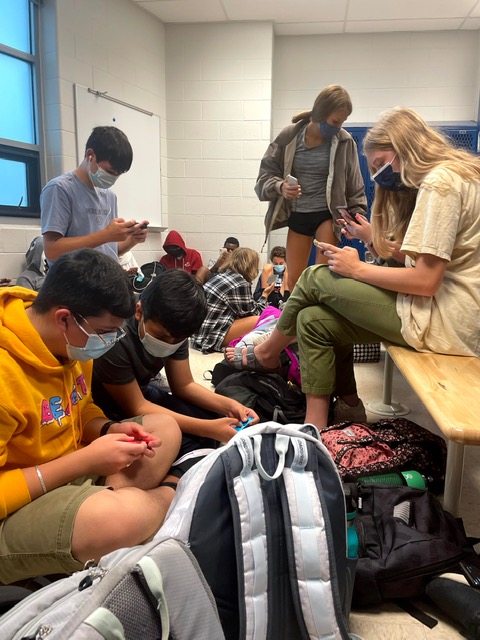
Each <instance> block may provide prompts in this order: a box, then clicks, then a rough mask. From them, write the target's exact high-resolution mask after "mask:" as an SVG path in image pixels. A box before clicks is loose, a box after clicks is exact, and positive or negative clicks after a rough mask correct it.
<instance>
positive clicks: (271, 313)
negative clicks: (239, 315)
mask: <svg viewBox="0 0 480 640" xmlns="http://www.w3.org/2000/svg"><path fill="white" fill-rule="evenodd" d="M281 314H282V312H281V311H280V309H277V307H272V306H268V307H265V309H264V310H263V311H262V313H261V314H260V316H259V318H258V320H257V322H256V324H255V327H254V328H253V329H252V331H250V332H249V333H247V334H246V335H249V334H251V333H261V331H260V329H263V330H264V331H270V330H271V329H273V328H274V327H275V325H276V323H277V320H278V318H279V317H280V316H281ZM244 337H245V336H242V337H241V338H235V340H232V341H231V342H230V344H229V345H228V346H229V347H235V346H236V345H237V344H238V343H239V342H240V341H241V340H243V338H244ZM285 353H286V354H287V355H288V357H289V358H290V366H289V368H288V373H287V379H288V380H289V381H290V382H293V384H296V385H298V386H299V387H301V386H302V379H301V376H300V363H299V361H298V357H297V355H296V353H295V352H294V351H293V350H292V349H291V348H290V347H286V348H285Z"/></svg>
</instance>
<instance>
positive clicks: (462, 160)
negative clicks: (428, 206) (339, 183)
mask: <svg viewBox="0 0 480 640" xmlns="http://www.w3.org/2000/svg"><path fill="white" fill-rule="evenodd" d="M374 150H381V151H394V152H395V153H396V154H397V157H398V158H399V160H400V175H401V179H402V182H403V184H404V185H405V186H406V187H407V188H406V189H405V190H402V191H387V190H386V189H383V188H382V187H379V186H378V185H377V186H376V187H375V200H374V202H373V206H372V217H371V222H372V233H373V242H374V245H375V249H376V250H377V252H378V253H379V255H380V256H381V257H383V258H387V257H389V256H390V255H391V252H390V250H389V249H388V246H387V244H386V240H387V239H393V240H396V241H397V242H401V241H402V240H403V238H404V236H405V233H406V230H407V227H408V224H409V222H410V218H411V216H412V213H413V210H414V208H415V201H416V197H417V193H418V189H419V188H420V187H421V185H422V182H423V181H424V179H425V177H426V176H427V175H428V174H429V173H430V172H431V171H433V169H435V168H437V167H438V166H440V165H441V166H442V167H445V168H447V169H450V170H451V171H454V172H455V173H457V174H458V175H459V176H460V177H461V178H463V179H464V180H479V179H480V160H479V159H478V158H477V157H476V156H475V155H474V154H473V153H470V152H468V151H464V150H462V149H456V148H455V147H454V146H453V145H452V143H451V142H450V140H449V139H448V138H446V137H445V136H443V135H442V134H441V133H439V132H438V131H436V130H435V129H433V128H432V127H430V126H429V125H428V124H427V123H426V122H425V120H424V119H423V118H422V117H421V116H420V115H419V114H418V113H416V112H415V111H414V110H413V109H409V108H407V107H395V108H394V109H391V110H390V111H387V112H385V113H384V114H383V115H382V116H381V118H380V120H379V121H378V122H377V123H376V124H375V125H374V126H373V127H372V128H371V129H370V130H369V131H367V133H366V135H365V138H364V140H363V152H364V153H368V152H369V151H374ZM371 170H372V172H373V171H375V168H374V167H371ZM432 188H435V186H433V187H432ZM436 188H437V189H438V190H441V186H440V185H439V186H438V187H436Z"/></svg>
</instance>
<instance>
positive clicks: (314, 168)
mask: <svg viewBox="0 0 480 640" xmlns="http://www.w3.org/2000/svg"><path fill="white" fill-rule="evenodd" d="M351 113H352V102H351V100H350V96H349V95H348V93H347V91H346V90H345V89H343V88H342V87H340V86H338V85H330V86H328V87H326V88H325V89H323V90H322V91H321V92H320V93H319V94H318V96H317V98H316V99H315V102H314V104H313V108H312V110H311V111H303V112H302V113H299V114H297V115H296V116H294V117H293V118H292V123H293V124H291V125H289V126H288V127H285V129H283V130H282V131H281V132H280V134H279V135H278V136H277V137H276V138H275V140H274V141H273V142H272V143H271V144H270V146H269V147H268V149H267V151H266V153H265V155H264V156H263V158H262V161H261V163H260V170H259V173H258V177H257V183H256V185H255V192H256V194H257V196H258V197H259V199H260V200H267V201H270V205H269V207H268V211H267V214H266V217H265V229H266V235H267V237H268V234H269V233H270V231H272V230H273V229H280V228H282V227H285V226H288V234H287V264H288V271H289V273H288V290H289V291H293V288H294V286H295V283H296V282H297V280H298V278H299V276H300V274H301V273H302V271H303V270H304V269H305V268H306V266H307V264H308V257H309V255H310V250H311V247H312V238H316V239H317V240H319V241H321V242H328V243H330V244H335V245H336V244H337V242H338V240H340V238H341V227H340V225H339V224H338V222H337V218H339V217H340V215H341V214H340V213H339V212H338V211H337V209H336V207H340V206H342V205H343V206H345V205H347V206H348V207H349V208H350V209H351V210H352V211H353V212H358V213H364V212H366V211H367V200H366V196H365V185H364V183H363V180H362V176H361V173H360V167H359V163H358V155H357V147H356V144H355V141H354V140H353V138H352V137H351V135H350V134H349V133H348V132H347V131H345V130H344V129H342V125H343V123H344V122H345V120H346V119H347V118H348V117H349V116H350V114H351ZM288 175H291V176H293V177H294V178H295V179H296V180H297V181H298V184H297V185H291V184H289V180H288V179H287V176H288ZM316 262H317V263H322V262H323V263H324V262H325V257H324V256H323V254H322V253H321V252H319V251H317V254H316Z"/></svg>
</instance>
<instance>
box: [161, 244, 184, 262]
mask: <svg viewBox="0 0 480 640" xmlns="http://www.w3.org/2000/svg"><path fill="white" fill-rule="evenodd" d="M165 251H166V252H167V253H168V255H169V256H172V258H176V259H177V260H180V258H183V256H184V255H185V251H184V250H183V249H182V247H177V246H175V245H171V246H169V247H166V248H165Z"/></svg>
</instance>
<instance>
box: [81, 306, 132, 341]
mask: <svg viewBox="0 0 480 640" xmlns="http://www.w3.org/2000/svg"><path fill="white" fill-rule="evenodd" d="M77 315H78V317H79V318H81V320H82V322H85V324H88V326H89V327H90V329H92V331H93V334H91V333H88V331H85V329H84V328H83V327H82V325H81V324H79V323H78V321H77V319H76V318H75V316H74V315H73V313H72V318H73V319H74V320H75V324H76V325H77V327H78V328H79V329H81V330H82V331H83V333H84V334H85V335H86V336H89V337H90V336H91V335H96V336H98V337H99V338H100V340H101V341H102V342H103V344H104V345H106V346H107V345H108V346H111V345H113V344H116V343H117V342H119V341H120V340H121V339H122V338H124V337H125V336H126V335H127V334H126V333H125V329H124V328H123V327H122V326H120V327H117V328H116V329H115V331H106V332H105V333H106V334H108V335H112V333H115V334H116V336H115V338H112V339H109V340H105V338H104V337H103V336H102V334H101V333H98V332H97V331H95V329H94V328H93V327H92V325H91V324H90V323H89V322H88V320H86V319H85V318H84V317H83V316H81V315H80V314H79V313H77Z"/></svg>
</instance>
